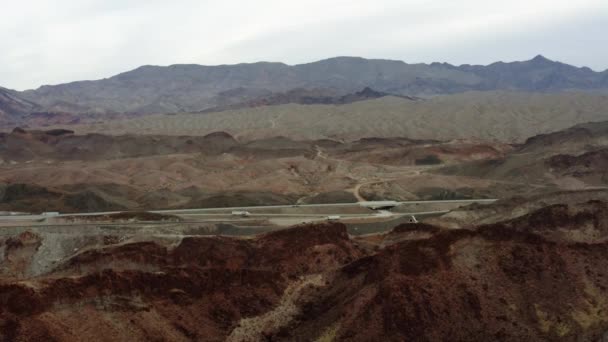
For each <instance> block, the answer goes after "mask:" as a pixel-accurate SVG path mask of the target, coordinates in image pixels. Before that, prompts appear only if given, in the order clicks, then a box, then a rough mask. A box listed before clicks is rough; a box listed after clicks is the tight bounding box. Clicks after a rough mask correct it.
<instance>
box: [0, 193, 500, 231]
mask: <svg viewBox="0 0 608 342" xmlns="http://www.w3.org/2000/svg"><path fill="white" fill-rule="evenodd" d="M495 201H497V199H466V200H432V201H377V202H374V201H368V202H355V203H329V204H297V205H267V206H246V207H222V208H198V209H167V210H151V211H149V212H151V213H158V214H169V215H176V216H180V217H182V218H184V219H185V218H189V217H192V218H193V220H185V221H183V222H184V223H203V222H217V221H228V220H229V219H227V218H226V217H229V218H232V219H233V220H234V219H235V218H237V217H239V218H240V216H238V215H232V211H237V210H238V211H246V212H248V214H247V215H246V217H243V218H249V219H252V218H296V217H299V218H303V219H305V218H316V219H326V218H327V217H328V216H339V217H340V219H366V218H383V217H384V218H388V217H403V216H415V215H434V214H444V213H447V212H449V210H438V211H422V212H410V213H393V212H390V211H386V210H382V211H376V212H372V213H369V214H348V213H340V212H339V211H340V210H336V212H335V213H331V214H330V213H318V214H317V213H285V214H280V213H260V212H256V211H260V210H264V209H286V208H294V209H297V208H332V207H334V208H336V209H338V208H340V207H361V206H363V207H370V206H373V205H376V204H377V205H379V206H382V205H384V204H390V205H389V206H400V205H411V204H445V203H453V204H470V203H492V202H495ZM122 212H124V211H106V212H90V213H62V214H59V215H54V216H48V215H42V214H40V215H37V214H32V215H7V216H0V223H1V222H6V223H8V222H11V223H16V222H19V221H23V222H24V223H25V222H28V221H42V220H44V219H48V218H52V217H60V218H61V217H74V216H80V217H86V216H103V215H112V214H118V213H122ZM197 217H198V218H202V217H207V219H205V220H204V221H201V220H200V219H198V220H196V219H194V218H197ZM243 218H240V220H242V219H243ZM235 221H236V220H235ZM167 223H168V222H164V224H167ZM32 224H34V225H37V224H41V225H46V226H49V225H50V224H49V223H43V222H32ZM74 224H77V225H84V224H83V223H74ZM86 224H90V225H104V223H93V222H91V223H86ZM106 224H107V223H106ZM125 224H163V223H162V222H126V223H120V225H125ZM60 225H64V223H61V224H60ZM65 225H73V224H71V223H65ZM110 225H112V224H110ZM3 226H5V227H7V226H6V225H3Z"/></svg>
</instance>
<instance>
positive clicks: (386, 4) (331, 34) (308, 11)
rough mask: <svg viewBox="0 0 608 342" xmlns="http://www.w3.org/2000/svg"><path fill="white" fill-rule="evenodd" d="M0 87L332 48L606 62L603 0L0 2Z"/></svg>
mask: <svg viewBox="0 0 608 342" xmlns="http://www.w3.org/2000/svg"><path fill="white" fill-rule="evenodd" d="M0 9H1V11H2V16H1V19H0V38H1V39H0V42H1V44H2V45H1V46H2V51H1V53H0V86H4V87H7V88H13V89H20V90H22V89H27V88H36V87H38V86H40V85H43V84H57V83H63V82H69V81H75V80H83V79H99V78H104V77H109V76H112V75H114V74H117V73H120V72H123V71H127V70H130V69H134V68H136V67H138V66H140V65H144V64H153V65H170V64H177V63H197V64H208V65H215V64H232V63H240V62H255V61H262V60H263V61H280V62H285V63H288V64H298V63H306V62H312V61H316V60H319V59H324V58H328V57H334V56H362V57H368V58H386V59H398V60H403V61H406V62H408V63H417V62H426V63H428V62H434V61H438V62H449V63H453V64H463V63H470V64H488V63H491V62H494V61H497V60H503V61H514V60H526V59H530V58H532V57H534V56H535V55H537V54H542V55H544V56H546V57H548V58H550V59H554V60H559V61H563V62H566V63H570V64H574V65H577V66H589V67H591V68H592V69H595V70H605V69H607V68H608V0H509V1H505V0H500V1H496V0H459V1H454V0H373V1H371V0H370V1H357V0H333V1H332V0H305V1H302V0H300V1H291V0H241V1H236V0H221V1H220V0H213V1H208V0H172V1H169V0H53V1H51V0H20V1H13V0H0Z"/></svg>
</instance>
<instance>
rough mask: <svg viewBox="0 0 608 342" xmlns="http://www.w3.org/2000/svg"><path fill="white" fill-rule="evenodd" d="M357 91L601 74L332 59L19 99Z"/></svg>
mask: <svg viewBox="0 0 608 342" xmlns="http://www.w3.org/2000/svg"><path fill="white" fill-rule="evenodd" d="M365 87H371V88H373V89H375V90H377V91H380V92H386V93H391V94H396V95H408V96H429V95H437V94H453V93H459V92H465V91H471V90H482V91H485V90H520V91H540V92H557V91H563V90H583V91H592V90H598V89H606V88H608V72H594V71H592V70H591V69H589V68H577V67H573V66H570V65H567V64H563V63H559V62H555V61H551V60H549V59H546V58H544V57H542V56H538V57H536V58H534V59H532V60H529V61H525V62H513V63H502V62H499V63H494V64H491V65H488V66H471V65H462V66H453V65H450V64H445V63H443V64H441V63H432V64H406V63H404V62H401V61H391V60H368V59H363V58H355V57H337V58H331V59H327V60H322V61H319V62H314V63H309V64H301V65H294V66H289V65H285V64H282V63H266V62H263V63H253V64H238V65H221V66H202V65H172V66H168V67H160V66H142V67H140V68H137V69H135V70H133V71H129V72H125V73H122V74H119V75H116V76H113V77H110V78H107V79H103V80H98V81H79V82H73V83H67V84H61V85H55V86H43V87H40V88H38V89H35V90H28V91H25V92H22V93H21V94H20V95H21V96H23V97H24V98H26V99H28V100H30V101H32V102H35V103H38V104H40V105H42V106H43V107H44V108H45V109H47V110H50V111H67V112H86V113H109V112H128V113H138V112H145V113H167V112H180V111H201V110H205V109H209V108H212V107H218V106H223V105H227V104H234V103H239V102H243V101H247V100H250V99H254V98H257V97H260V96H262V95H264V94H268V93H283V92H288V91H290V90H292V89H296V88H305V89H319V88H322V89H331V90H333V91H334V92H335V93H337V94H338V95H344V94H347V93H353V92H356V91H360V90H361V89H363V88H365Z"/></svg>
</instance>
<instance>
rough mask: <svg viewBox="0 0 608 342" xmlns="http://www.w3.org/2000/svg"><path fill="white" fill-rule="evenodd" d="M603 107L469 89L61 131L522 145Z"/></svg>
mask: <svg viewBox="0 0 608 342" xmlns="http://www.w3.org/2000/svg"><path fill="white" fill-rule="evenodd" d="M606 108H608V96H605V95H599V94H582V93H562V94H559V95H557V94H539V93H521V92H510V91H507V92H504V91H499V92H469V93H462V94H456V95H447V96H437V97H434V98H432V99H429V100H425V101H411V100H409V99H403V98H397V97H390V96H387V97H382V98H378V99H372V100H366V101H359V102H354V103H350V104H345V105H339V106H336V105H300V104H287V105H277V106H264V107H255V108H243V109H238V110H229V111H224V112H220V113H206V114H200V113H182V114H175V115H149V116H142V117H139V118H134V119H126V120H108V121H104V122H100V123H92V124H76V125H70V127H69V128H70V129H72V130H75V131H76V132H78V133H106V134H107V133H111V134H127V133H129V134H159V135H205V134H208V133H211V132H214V131H226V132H228V133H230V134H232V135H233V136H236V137H238V138H239V139H241V140H256V139H260V138H268V137H274V136H277V135H282V136H286V137H289V138H292V139H298V140H316V139H325V138H329V139H334V140H349V141H350V140H357V139H360V138H362V137H378V138H382V137H408V138H411V139H433V140H451V139H459V138H478V139H482V140H490V141H501V142H508V143H523V142H524V141H525V140H526V139H527V138H530V137H532V136H534V135H537V134H542V133H550V132H554V131H558V130H561V129H566V128H568V127H571V126H573V125H575V124H579V123H585V122H592V121H605V120H606V118H607V115H608V113H607V112H606ZM50 127H53V126H50ZM58 127H59V126H58ZM61 127H62V128H63V127H64V126H61ZM66 127H67V126H66Z"/></svg>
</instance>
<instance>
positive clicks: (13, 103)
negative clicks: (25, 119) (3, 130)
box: [0, 87, 40, 125]
mask: <svg viewBox="0 0 608 342" xmlns="http://www.w3.org/2000/svg"><path fill="white" fill-rule="evenodd" d="M39 109H40V107H39V106H38V105H37V104H35V103H33V102H31V101H28V100H25V99H24V98H22V97H21V96H20V95H19V94H18V93H17V92H16V91H12V90H9V89H5V88H2V87H0V123H1V124H4V125H8V124H11V123H16V122H19V121H20V118H21V117H22V116H25V115H27V114H29V113H32V112H34V111H36V110H39Z"/></svg>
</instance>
